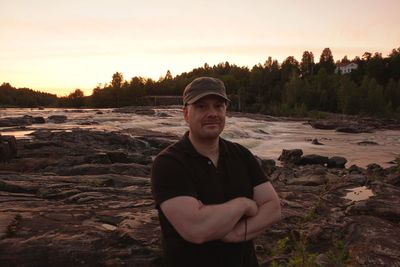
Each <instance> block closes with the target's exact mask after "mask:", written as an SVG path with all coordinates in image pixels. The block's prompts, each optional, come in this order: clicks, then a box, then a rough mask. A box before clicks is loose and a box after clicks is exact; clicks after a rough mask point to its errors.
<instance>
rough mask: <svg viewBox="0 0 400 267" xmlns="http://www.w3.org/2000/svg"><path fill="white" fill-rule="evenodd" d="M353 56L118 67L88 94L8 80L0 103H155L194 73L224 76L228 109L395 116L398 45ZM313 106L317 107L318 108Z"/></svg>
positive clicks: (178, 91)
mask: <svg viewBox="0 0 400 267" xmlns="http://www.w3.org/2000/svg"><path fill="white" fill-rule="evenodd" d="M341 62H342V63H349V62H353V63H356V64H357V65H358V69H357V70H355V71H353V72H351V73H350V74H346V75H340V74H335V73H334V71H335V67H336V65H335V64H334V60H333V55H332V51H331V50H330V49H329V48H325V49H324V50H323V51H322V53H321V55H320V59H319V62H318V63H317V64H316V63H314V55H313V53H312V52H309V51H304V53H303V56H302V59H301V62H300V63H299V62H298V61H297V60H296V59H295V58H294V57H293V56H289V57H287V58H286V59H285V60H284V61H283V62H282V64H279V63H278V61H277V60H274V59H272V58H271V57H268V59H267V60H266V61H265V62H264V63H262V64H261V63H259V64H256V65H254V66H253V67H252V68H251V69H249V68H247V67H240V66H237V65H235V64H232V63H229V62H221V63H219V64H217V65H214V66H210V65H208V64H207V63H205V64H204V66H202V67H199V68H195V69H193V70H192V71H190V72H184V73H182V74H180V75H177V76H175V77H174V76H173V75H172V73H171V72H170V71H169V70H168V71H167V73H166V74H165V75H164V76H162V77H160V79H159V80H157V81H155V80H152V79H146V78H143V77H133V78H131V79H130V80H125V79H124V76H123V74H122V73H120V72H116V73H114V74H113V75H112V77H111V81H110V83H109V84H104V85H101V84H99V85H98V86H96V87H95V88H94V89H93V93H92V95H91V96H87V97H85V96H83V93H82V92H81V91H80V90H79V89H76V90H75V91H74V92H72V93H71V94H70V95H69V96H67V97H60V98H57V97H56V96H55V95H51V94H46V93H41V92H35V91H33V90H30V89H27V88H21V89H16V88H13V87H12V86H11V85H10V84H8V83H3V85H1V86H0V106H14V107H37V106H55V105H58V106H60V107H82V106H86V107H99V108H106V107H121V106H132V105H147V104H154V103H153V102H151V101H148V98H147V99H146V97H147V96H154V95H157V96H181V95H182V91H183V89H184V88H185V86H186V85H187V84H188V83H189V82H191V81H192V80H193V79H194V78H196V77H199V76H211V77H217V78H220V79H222V80H223V81H224V83H225V85H226V88H227V93H228V95H229V97H230V98H231V99H232V102H231V103H230V105H229V109H230V110H234V111H243V112H261V113H268V114H272V115H282V116H315V114H317V116H321V115H322V114H324V112H331V113H332V112H333V113H345V114H353V115H372V116H385V117H392V118H400V48H397V49H393V50H392V52H391V54H390V55H389V56H388V57H382V54H380V53H370V52H365V53H364V54H363V55H362V57H356V58H354V59H353V60H349V59H348V58H347V57H344V58H343V59H342V60H341ZM317 112H322V113H321V114H318V113H317Z"/></svg>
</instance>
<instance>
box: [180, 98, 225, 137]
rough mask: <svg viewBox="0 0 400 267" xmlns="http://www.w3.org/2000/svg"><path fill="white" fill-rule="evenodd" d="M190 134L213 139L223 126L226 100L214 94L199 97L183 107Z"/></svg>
mask: <svg viewBox="0 0 400 267" xmlns="http://www.w3.org/2000/svg"><path fill="white" fill-rule="evenodd" d="M183 115H184V117H185V120H186V122H187V123H188V124H189V128H190V134H191V135H193V136H194V137H196V138H198V139H207V140H210V139H215V138H218V136H219V135H220V134H221V132H222V130H223V129H224V127H225V115H226V102H225V100H224V99H223V98H221V97H219V96H215V95H209V96H205V97H203V98H200V99H199V100H197V101H196V102H194V103H193V104H189V105H187V106H185V107H184V109H183Z"/></svg>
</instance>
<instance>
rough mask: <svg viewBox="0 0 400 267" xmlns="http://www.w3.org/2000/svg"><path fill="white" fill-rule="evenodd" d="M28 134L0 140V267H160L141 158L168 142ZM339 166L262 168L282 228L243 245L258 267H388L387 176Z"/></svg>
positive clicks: (294, 154)
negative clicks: (261, 266) (250, 248)
mask: <svg viewBox="0 0 400 267" xmlns="http://www.w3.org/2000/svg"><path fill="white" fill-rule="evenodd" d="M25 119H26V120H29V121H30V122H29V123H31V121H32V120H33V119H29V118H27V117H25ZM64 119H65V120H67V118H56V119H55V120H57V121H58V122H59V123H62V120H64ZM35 120H37V121H39V119H37V118H36V119H35ZM40 121H41V120H40ZM46 121H47V119H46ZM8 123H9V124H8V125H9V127H16V126H18V124H17V125H15V123H14V124H13V125H12V123H10V120H9V121H8ZM32 123H34V122H32ZM40 123H46V122H40ZM30 136H31V138H30V139H18V140H16V139H15V138H13V137H6V136H4V134H3V136H1V137H0V152H2V153H3V155H5V153H6V152H7V153H8V154H7V155H8V156H7V157H0V158H1V160H0V161H1V162H0V203H1V205H0V263H1V266H160V262H161V257H162V253H161V249H160V229H159V225H158V218H157V213H156V211H155V210H154V202H153V200H152V197H151V192H150V190H151V189H150V179H149V175H150V169H151V164H152V159H153V157H154V156H155V155H156V154H157V153H158V152H159V151H160V150H161V149H163V148H165V147H166V146H167V145H169V144H171V143H172V142H174V141H175V140H177V139H178V138H179V136H176V135H173V134H165V133H160V132H157V131H149V130H143V129H137V128H130V129H124V130H120V131H96V130H85V129H78V128H77V129H72V130H57V131H54V130H48V129H38V130H35V131H34V132H33V133H32V134H31V135H30ZM1 149H2V150H1ZM4 151H6V152H4ZM340 156H341V155H337V156H336V157H325V155H303V152H302V151H301V150H286V151H283V152H282V155H281V157H280V161H281V166H276V163H275V162H274V161H272V160H262V164H263V167H264V169H265V171H266V172H267V173H268V174H269V175H270V177H271V182H272V183H273V184H274V186H275V187H276V189H277V191H278V193H279V196H280V198H281V202H282V208H283V219H282V221H281V222H279V223H278V224H277V225H275V226H273V227H272V228H271V229H270V230H269V231H267V232H266V233H265V234H264V235H262V236H260V237H259V238H257V239H256V240H255V244H256V250H257V255H258V257H259V258H260V262H266V263H272V262H275V263H278V264H281V265H280V266H287V265H289V264H291V266H302V264H301V263H302V262H305V261H307V262H309V263H310V264H309V265H307V266H314V265H313V264H315V266H316V264H320V265H321V266H346V265H349V266H400V251H399V249H398V248H399V247H400V230H399V229H400V228H399V223H400V207H399V204H398V203H400V169H399V166H398V165H394V166H392V167H390V168H385V169H384V168H382V167H380V166H379V165H376V164H370V165H369V166H368V167H366V168H361V167H358V166H354V165H353V166H350V167H348V168H345V163H346V159H345V158H343V157H340ZM364 186H365V187H364ZM354 188H355V193H354V194H353V196H352V197H351V198H353V199H355V197H363V191H365V190H370V193H372V194H373V196H372V197H369V198H367V197H366V199H364V200H360V201H352V200H350V199H346V198H345V196H346V195H348V194H349V193H351V191H349V190H351V189H354ZM311 263H313V264H311ZM304 266H306V265H305V264H304Z"/></svg>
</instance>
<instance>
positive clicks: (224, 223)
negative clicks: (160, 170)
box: [161, 196, 258, 244]
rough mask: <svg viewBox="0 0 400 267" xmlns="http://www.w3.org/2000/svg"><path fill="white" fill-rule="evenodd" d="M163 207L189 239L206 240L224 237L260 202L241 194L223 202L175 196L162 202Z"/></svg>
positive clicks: (251, 213)
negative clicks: (209, 202)
mask: <svg viewBox="0 0 400 267" xmlns="http://www.w3.org/2000/svg"><path fill="white" fill-rule="evenodd" d="M161 210H162V211H163V212H164V214H165V216H166V217H167V219H168V220H169V221H170V222H171V224H172V225H173V226H174V228H175V229H176V230H177V232H178V233H179V234H180V235H181V236H182V237H183V238H184V239H186V240H187V241H189V242H192V243H197V244H199V243H203V242H206V241H210V240H215V239H221V238H222V237H224V236H225V235H226V234H227V233H228V232H230V231H232V229H233V228H234V227H235V225H236V224H237V222H238V221H239V220H240V218H241V217H243V216H244V215H247V216H254V215H255V214H257V210H258V207H257V204H256V202H254V201H253V200H251V199H248V198H244V197H239V198H235V199H232V200H230V201H228V202H225V203H223V204H217V205H203V204H202V203H201V202H200V201H198V200H197V199H195V198H192V197H184V196H182V197H176V198H173V199H170V200H167V201H165V202H164V203H162V204H161Z"/></svg>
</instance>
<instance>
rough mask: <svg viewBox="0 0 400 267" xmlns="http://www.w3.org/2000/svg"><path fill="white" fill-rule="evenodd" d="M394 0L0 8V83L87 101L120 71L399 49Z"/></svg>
mask: <svg viewBox="0 0 400 267" xmlns="http://www.w3.org/2000/svg"><path fill="white" fill-rule="evenodd" d="M399 10H400V1H399V0H350V1H348V0H335V1H324V0H277V1H272V0H247V1H244V0H240V1H239V0H220V1H217V0H213V1H211V0H192V1H189V0H185V1H184V0H169V1H162V0H145V1H144V0H140V1H139V0H112V1H111V0H109V1H108V0H103V1H102V0H68V1H64V0H35V1H33V0H0V83H3V82H8V83H10V84H11V85H12V86H14V87H17V88H19V87H28V88H31V89H34V90H40V91H46V92H51V93H54V94H57V95H59V96H62V95H67V94H68V93H70V92H71V91H73V90H74V89H76V88H80V89H82V90H83V91H84V92H85V94H86V95H90V94H91V93H92V89H93V88H94V87H95V86H96V85H97V84H98V83H102V84H104V83H108V82H110V81H111V76H112V74H113V73H115V72H117V71H119V72H122V73H123V74H124V78H125V79H126V80H130V79H131V78H132V77H133V76H143V77H148V78H153V79H156V80H157V79H158V78H159V77H160V76H164V75H165V73H166V72H167V70H170V71H171V72H172V75H173V76H175V75H178V74H180V73H182V72H185V71H187V72H188V71H190V70H192V69H193V68H196V67H200V66H203V65H204V63H206V62H207V63H208V64H209V65H214V64H218V63H219V62H225V61H228V62H229V63H232V64H236V65H239V66H248V67H249V68H251V67H252V66H253V65H255V64H257V63H263V62H264V61H265V60H266V59H267V58H268V56H271V57H272V58H274V59H277V60H278V61H279V62H282V60H284V59H285V58H286V57H288V56H294V57H295V58H296V59H297V60H299V61H300V60H301V56H302V53H303V51H305V50H308V51H312V52H313V53H314V57H315V61H316V62H318V61H319V56H320V54H321V52H322V50H323V49H324V48H325V47H329V48H330V49H331V50H332V53H333V56H334V59H335V60H338V59H341V58H342V57H343V56H344V55H347V56H348V58H349V59H352V58H354V57H355V56H362V54H363V53H364V52H366V51H368V52H371V53H374V52H381V53H382V54H383V56H387V55H388V54H389V53H390V51H391V50H392V49H393V48H398V47H400V30H399V25H400V16H399Z"/></svg>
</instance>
